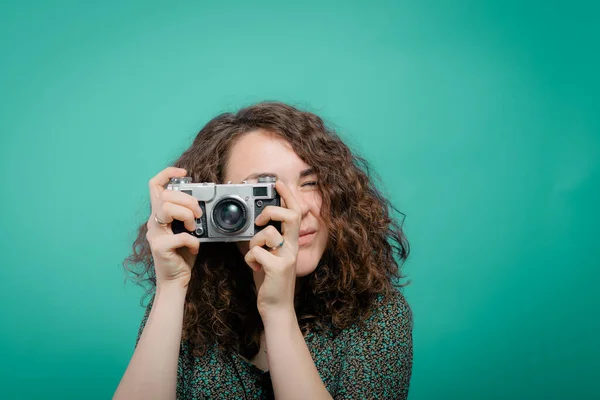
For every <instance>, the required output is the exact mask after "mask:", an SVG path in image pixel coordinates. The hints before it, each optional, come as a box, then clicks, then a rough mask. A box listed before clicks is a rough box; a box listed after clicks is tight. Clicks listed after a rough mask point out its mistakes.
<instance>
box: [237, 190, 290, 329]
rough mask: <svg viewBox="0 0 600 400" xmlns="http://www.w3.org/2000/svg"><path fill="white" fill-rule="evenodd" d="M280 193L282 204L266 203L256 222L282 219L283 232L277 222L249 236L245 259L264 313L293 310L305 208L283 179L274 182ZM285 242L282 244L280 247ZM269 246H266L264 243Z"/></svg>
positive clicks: (259, 308) (260, 309)
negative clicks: (299, 243)
mask: <svg viewBox="0 0 600 400" xmlns="http://www.w3.org/2000/svg"><path fill="white" fill-rule="evenodd" d="M275 189H276V190H277V192H278V193H279V195H280V196H281V198H282V200H283V202H282V206H283V205H285V207H286V208H283V207H277V206H267V207H265V209H264V210H263V211H262V213H260V215H259V216H258V217H256V220H255V223H256V225H259V226H263V225H266V224H267V223H268V222H269V220H273V221H281V233H279V232H278V231H277V229H275V227H274V226H272V225H270V226H267V227H266V228H265V229H263V230H261V231H260V232H259V233H257V234H256V235H255V236H254V237H253V238H252V240H250V245H249V250H248V252H247V253H246V255H245V257H244V260H245V261H246V263H247V264H248V265H249V266H250V268H252V271H253V276H254V283H255V284H256V290H257V293H258V295H257V307H258V311H259V313H260V315H261V317H262V318H263V319H265V316H268V315H271V314H274V313H280V312H284V313H285V312H289V313H293V312H294V290H295V285H296V260H297V258H298V235H299V231H300V221H301V220H302V208H301V207H300V204H299V203H298V201H297V200H296V198H295V197H294V196H293V194H292V193H291V192H290V190H289V189H288V188H287V187H286V186H285V184H284V183H283V182H281V181H276V182H275ZM282 242H283V245H282V246H281V247H278V246H279V245H280V244H281V243H282ZM265 245H266V246H267V247H269V248H270V250H266V249H264V248H263V246H265Z"/></svg>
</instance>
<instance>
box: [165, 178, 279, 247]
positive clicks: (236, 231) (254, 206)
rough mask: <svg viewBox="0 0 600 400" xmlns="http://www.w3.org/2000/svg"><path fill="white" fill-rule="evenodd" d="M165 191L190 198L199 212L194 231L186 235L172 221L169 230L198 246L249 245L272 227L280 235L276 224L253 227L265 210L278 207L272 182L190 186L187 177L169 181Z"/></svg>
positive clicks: (271, 179)
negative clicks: (258, 235)
mask: <svg viewBox="0 0 600 400" xmlns="http://www.w3.org/2000/svg"><path fill="white" fill-rule="evenodd" d="M167 190H177V191H180V192H183V193H187V194H189V195H191V196H193V197H194V198H195V199H196V200H197V201H198V204H199V205H200V208H202V216H201V217H200V218H197V219H196V230H195V231H193V232H191V231H188V230H187V229H186V228H185V227H184V225H183V222H182V221H177V220H174V221H173V222H172V224H171V229H172V230H173V233H175V234H177V233H181V232H188V233H189V234H191V235H193V236H195V237H197V238H198V240H199V241H200V242H240V241H249V240H250V239H252V237H253V236H254V235H256V234H257V233H258V232H259V231H261V230H262V229H264V228H266V227H267V226H268V225H274V226H275V228H277V230H278V231H279V232H281V222H278V221H269V223H268V224H265V225H263V226H257V225H255V224H254V220H255V219H256V217H257V216H258V215H259V214H260V213H261V212H262V211H263V210H264V209H265V207H267V206H270V205H273V206H281V198H280V196H279V195H278V194H277V191H276V190H275V178H272V177H260V178H258V183H246V182H245V181H244V182H243V183H240V184H232V183H226V184H215V183H208V182H202V183H192V178H190V177H184V178H172V179H171V182H170V183H169V184H168V185H167Z"/></svg>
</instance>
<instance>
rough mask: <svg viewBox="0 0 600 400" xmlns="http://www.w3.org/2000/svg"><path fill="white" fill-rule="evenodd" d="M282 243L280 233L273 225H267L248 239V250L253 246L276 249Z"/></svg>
mask: <svg viewBox="0 0 600 400" xmlns="http://www.w3.org/2000/svg"><path fill="white" fill-rule="evenodd" d="M282 241H283V236H281V233H279V231H278V230H277V229H276V228H275V227H274V226H273V225H269V226H267V227H266V228H265V229H263V230H261V231H260V232H258V233H257V234H256V235H254V237H253V238H252V239H250V243H249V248H252V247H254V246H260V247H263V246H267V247H268V248H273V247H278V246H279V245H280V244H281V242H282Z"/></svg>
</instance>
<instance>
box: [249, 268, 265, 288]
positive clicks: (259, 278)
mask: <svg viewBox="0 0 600 400" xmlns="http://www.w3.org/2000/svg"><path fill="white" fill-rule="evenodd" d="M252 277H253V278H254V285H255V286H256V293H257V294H258V291H259V290H260V287H261V286H262V284H263V282H264V281H265V269H264V268H260V269H259V270H258V271H255V270H252Z"/></svg>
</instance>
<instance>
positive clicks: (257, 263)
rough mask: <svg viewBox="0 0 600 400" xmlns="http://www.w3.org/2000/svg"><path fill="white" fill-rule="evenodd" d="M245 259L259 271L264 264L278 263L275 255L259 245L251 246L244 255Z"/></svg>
mask: <svg viewBox="0 0 600 400" xmlns="http://www.w3.org/2000/svg"><path fill="white" fill-rule="evenodd" d="M244 260H245V261H246V264H248V266H249V267H250V268H252V270H253V271H259V270H260V269H261V268H262V267H263V266H267V267H268V266H270V265H275V264H277V257H276V256H275V255H273V254H271V253H269V252H268V251H267V250H265V249H263V248H262V247H258V246H257V247H253V248H251V249H250V250H249V251H248V252H247V253H246V255H245V256H244Z"/></svg>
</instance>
